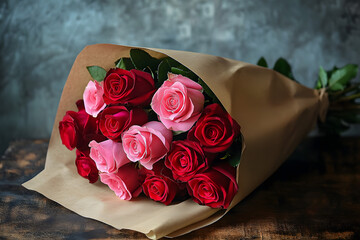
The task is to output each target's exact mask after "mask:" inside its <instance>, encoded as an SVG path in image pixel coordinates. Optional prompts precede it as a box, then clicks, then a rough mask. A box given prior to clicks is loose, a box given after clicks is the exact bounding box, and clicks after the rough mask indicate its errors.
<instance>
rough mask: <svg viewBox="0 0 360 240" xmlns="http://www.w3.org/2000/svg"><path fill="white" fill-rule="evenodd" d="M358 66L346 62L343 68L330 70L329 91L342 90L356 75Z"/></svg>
mask: <svg viewBox="0 0 360 240" xmlns="http://www.w3.org/2000/svg"><path fill="white" fill-rule="evenodd" d="M357 70H358V66H357V65H355V64H348V65H346V66H345V67H343V68H340V69H337V70H335V71H333V72H332V74H331V76H330V79H329V89H330V90H331V91H339V90H343V89H344V88H345V87H346V85H347V84H348V83H349V81H350V80H351V79H353V78H354V77H356V74H357Z"/></svg>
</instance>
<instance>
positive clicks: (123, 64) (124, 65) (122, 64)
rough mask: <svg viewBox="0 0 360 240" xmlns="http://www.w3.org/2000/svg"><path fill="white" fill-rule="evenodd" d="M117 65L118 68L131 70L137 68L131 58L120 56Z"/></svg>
mask: <svg viewBox="0 0 360 240" xmlns="http://www.w3.org/2000/svg"><path fill="white" fill-rule="evenodd" d="M115 65H116V67H117V68H121V69H125V70H131V69H134V68H135V66H134V64H133V63H132V61H131V59H130V58H120V59H119V60H117V61H116V62H115Z"/></svg>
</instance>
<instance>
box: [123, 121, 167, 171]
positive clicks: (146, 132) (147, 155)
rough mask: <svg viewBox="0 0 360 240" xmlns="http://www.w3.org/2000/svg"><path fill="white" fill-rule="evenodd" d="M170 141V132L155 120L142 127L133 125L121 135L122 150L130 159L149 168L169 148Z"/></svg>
mask: <svg viewBox="0 0 360 240" xmlns="http://www.w3.org/2000/svg"><path fill="white" fill-rule="evenodd" d="M171 141H172V132H171V131H170V130H168V129H166V127H165V126H164V125H163V124H162V123H161V122H156V121H152V122H148V123H146V124H145V125H143V126H142V127H140V126H136V125H133V126H131V127H130V128H129V130H127V131H126V132H124V133H123V135H122V143H123V147H124V151H125V153H126V155H127V157H128V158H129V159H130V161H132V162H137V161H140V163H141V165H142V166H144V167H145V168H146V169H150V170H151V169H152V167H153V164H154V163H156V162H157V161H159V160H160V159H161V158H163V157H164V156H165V155H166V153H167V152H168V151H169V150H170V143H171Z"/></svg>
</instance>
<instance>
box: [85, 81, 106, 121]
mask: <svg viewBox="0 0 360 240" xmlns="http://www.w3.org/2000/svg"><path fill="white" fill-rule="evenodd" d="M103 95H104V89H103V82H100V83H98V82H97V81H89V83H88V84H87V86H86V88H85V91H84V94H83V99H84V105H85V111H86V113H88V114H89V115H91V116H93V117H94V118H96V117H97V115H98V114H99V113H100V112H101V111H102V110H103V109H104V108H105V107H106V103H105V102H104V98H103Z"/></svg>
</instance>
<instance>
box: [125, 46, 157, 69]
mask: <svg viewBox="0 0 360 240" xmlns="http://www.w3.org/2000/svg"><path fill="white" fill-rule="evenodd" d="M130 58H131V61H132V63H133V64H134V66H135V68H136V69H138V70H143V69H144V68H146V67H149V68H150V69H151V70H152V71H153V72H155V71H157V68H158V65H159V63H160V60H159V59H156V58H153V57H152V56H150V54H148V53H147V52H145V51H144V50H141V49H137V48H136V49H131V50H130Z"/></svg>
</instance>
